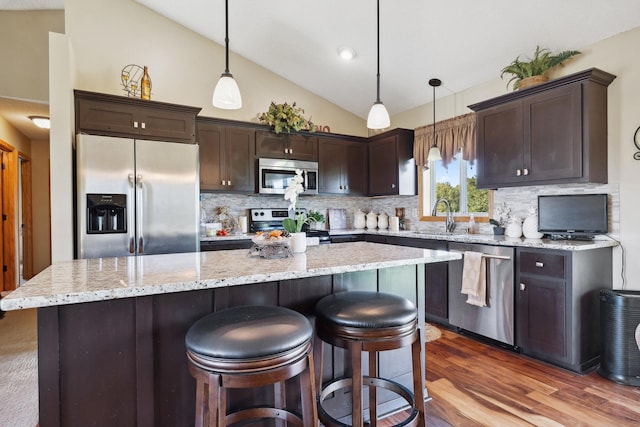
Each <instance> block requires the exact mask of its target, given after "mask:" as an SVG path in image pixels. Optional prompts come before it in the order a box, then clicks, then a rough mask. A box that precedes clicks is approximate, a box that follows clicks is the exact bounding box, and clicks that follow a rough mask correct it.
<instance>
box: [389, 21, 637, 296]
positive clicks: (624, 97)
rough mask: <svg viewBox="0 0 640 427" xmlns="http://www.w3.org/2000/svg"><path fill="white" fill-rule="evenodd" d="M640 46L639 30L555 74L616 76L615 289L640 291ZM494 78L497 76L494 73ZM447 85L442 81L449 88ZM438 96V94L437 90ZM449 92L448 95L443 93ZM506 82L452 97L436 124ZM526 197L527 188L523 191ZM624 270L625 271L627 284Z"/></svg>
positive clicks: (612, 125) (423, 118)
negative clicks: (639, 135) (638, 138)
mask: <svg viewBox="0 0 640 427" xmlns="http://www.w3.org/2000/svg"><path fill="white" fill-rule="evenodd" d="M639 45H640V27H639V28H636V29H634V30H631V31H628V32H625V33H622V34H619V35H616V36H614V37H611V38H609V39H606V40H603V41H601V42H599V43H596V44H594V45H592V46H587V47H584V48H583V47H581V48H579V49H580V50H581V51H582V52H583V54H582V55H579V56H577V57H575V58H574V59H573V60H571V61H570V62H569V63H567V64H566V65H565V66H564V67H562V68H560V69H559V70H557V71H556V73H555V76H556V77H558V76H561V75H567V74H571V73H574V72H578V71H581V70H584V69H587V68H591V67H596V68H600V69H602V70H604V71H607V72H609V73H612V74H614V75H616V76H617V78H616V79H615V80H614V81H613V83H611V85H610V86H609V88H608V144H609V152H608V162H609V163H608V169H609V184H611V185H618V187H619V191H620V193H619V194H620V211H619V212H620V218H619V220H620V228H619V236H614V237H619V240H620V242H621V244H622V246H623V247H624V249H625V253H626V256H625V258H626V262H625V263H623V260H622V251H621V250H620V249H619V248H618V249H616V250H614V271H613V281H614V287H615V288H616V289H621V288H623V286H626V289H633V290H640V279H638V278H640V264H638V263H636V262H633V260H635V259H638V258H639V257H640V226H638V220H637V218H638V215H639V214H640V182H639V181H640V180H639V179H638V178H639V173H638V168H640V162H638V161H636V160H633V153H634V152H635V151H636V149H635V146H634V145H633V140H632V137H633V133H634V132H635V130H636V129H637V127H638V126H640V102H638V99H637V98H638V95H637V94H638V87H640V57H638V56H637V55H635V54H634V53H633V52H635V51H637V46H639ZM496 76H498V71H497V70H496ZM446 84H447V82H446V81H443V86H445V87H446ZM437 90H438V89H437ZM445 90H446V89H445ZM508 91H509V89H508V88H507V87H506V80H505V81H503V80H500V79H499V78H497V77H496V79H495V80H492V81H490V82H487V83H486V84H483V85H479V86H476V87H473V88H471V89H469V90H466V91H463V92H460V93H456V94H453V95H449V96H447V97H446V98H444V99H438V100H437V101H436V120H442V119H445V118H449V117H453V116H456V115H460V114H465V113H468V112H470V111H471V110H469V109H468V108H466V106H467V105H470V104H474V103H476V102H479V101H483V100H486V99H489V98H493V97H496V96H499V95H503V94H505V93H507V92H508ZM432 114H433V110H432V106H431V103H429V104H427V105H423V106H420V107H418V108H415V109H413V110H410V111H407V112H405V113H402V114H399V115H397V116H394V117H392V120H393V122H394V124H396V125H397V126H399V127H408V128H416V127H419V126H424V125H425V124H430V123H431V122H432V119H431V117H432ZM522 189H523V191H526V187H522ZM623 265H624V268H625V269H626V271H624V276H625V277H626V282H625V283H623V280H622V278H621V274H622V273H623Z"/></svg>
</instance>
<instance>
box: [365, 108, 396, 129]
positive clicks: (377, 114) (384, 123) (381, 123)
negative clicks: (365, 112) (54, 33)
mask: <svg viewBox="0 0 640 427" xmlns="http://www.w3.org/2000/svg"><path fill="white" fill-rule="evenodd" d="M390 125H391V120H390V119H389V113H388V112H387V109H386V108H385V106H384V104H383V103H382V102H379V101H376V102H375V103H374V104H373V106H372V107H371V110H369V116H368V117H367V127H368V128H369V129H384V128H388V127H389V126H390Z"/></svg>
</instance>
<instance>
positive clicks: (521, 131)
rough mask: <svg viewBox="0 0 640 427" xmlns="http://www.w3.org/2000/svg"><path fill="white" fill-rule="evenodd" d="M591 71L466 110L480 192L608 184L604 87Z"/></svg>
mask: <svg viewBox="0 0 640 427" xmlns="http://www.w3.org/2000/svg"><path fill="white" fill-rule="evenodd" d="M614 79H615V76H613V75H611V74H609V73H606V72H604V71H601V70H598V69H596V68H592V69H589V70H586V71H583V72H580V73H576V74H572V75H570V76H566V77H563V78H560V79H556V80H553V81H550V82H548V83H545V84H542V85H539V86H534V87H531V88H528V89H524V90H521V91H517V92H513V93H510V94H507V95H503V96H500V97H497V98H493V99H490V100H488V101H484V102H481V103H478V104H474V105H470V106H469V108H471V109H472V110H474V111H476V112H477V144H478V145H477V156H478V181H477V184H478V188H499V187H512V186H522V185H539V184H556V183H585V182H596V183H606V182H607V87H608V86H609V84H610V83H611V82H612V81H613V80H614Z"/></svg>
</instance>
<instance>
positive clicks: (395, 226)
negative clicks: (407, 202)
mask: <svg viewBox="0 0 640 427" xmlns="http://www.w3.org/2000/svg"><path fill="white" fill-rule="evenodd" d="M389 230H390V231H399V230H400V218H398V217H397V216H392V217H390V218H389Z"/></svg>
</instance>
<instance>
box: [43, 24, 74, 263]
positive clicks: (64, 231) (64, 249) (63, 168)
mask: <svg viewBox="0 0 640 427" xmlns="http://www.w3.org/2000/svg"><path fill="white" fill-rule="evenodd" d="M49 52H50V54H49V56H50V61H49V79H50V82H51V83H50V85H49V114H50V117H51V130H50V132H49V144H50V148H49V155H50V161H51V261H52V262H56V261H65V260H70V259H73V173H72V171H73V167H72V166H73V165H72V141H73V129H74V123H73V117H74V116H73V91H72V87H73V83H72V82H73V80H72V76H73V69H74V60H73V54H72V50H71V46H70V45H69V42H68V39H67V37H66V36H65V35H63V34H55V33H50V35H49Z"/></svg>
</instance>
